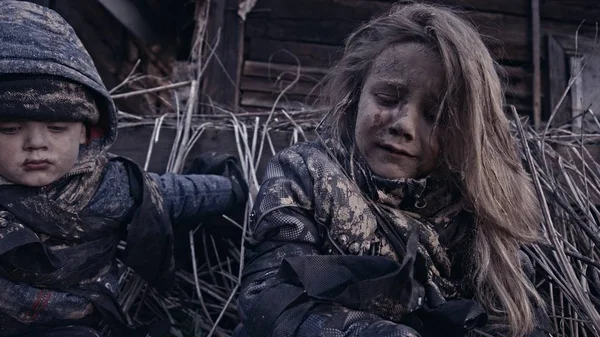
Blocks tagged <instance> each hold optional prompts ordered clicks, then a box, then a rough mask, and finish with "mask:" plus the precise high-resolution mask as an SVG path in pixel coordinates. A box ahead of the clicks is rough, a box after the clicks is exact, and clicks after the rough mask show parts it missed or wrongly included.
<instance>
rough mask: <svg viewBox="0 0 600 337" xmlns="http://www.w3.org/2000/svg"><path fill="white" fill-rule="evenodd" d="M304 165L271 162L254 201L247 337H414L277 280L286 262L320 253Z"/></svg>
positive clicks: (295, 158)
mask: <svg viewBox="0 0 600 337" xmlns="http://www.w3.org/2000/svg"><path fill="white" fill-rule="evenodd" d="M308 166H309V165H307V163H306V162H305V160H304V158H303V157H302V156H301V155H299V154H297V153H295V152H294V151H293V150H290V149H288V150H285V151H284V152H282V153H280V154H279V155H277V156H276V157H275V158H274V159H273V160H272V161H271V162H270V164H269V166H268V168H267V177H266V180H265V182H264V183H263V185H262V186H261V190H260V192H259V194H258V196H257V200H256V204H255V208H254V212H253V216H252V219H251V224H250V228H249V230H250V232H251V233H252V239H251V240H250V243H249V244H248V246H247V254H246V264H245V269H244V277H243V283H242V290H241V293H240V298H239V309H240V316H241V318H242V322H243V324H244V327H245V329H246V331H247V333H248V336H250V337H257V336H273V337H279V336H281V337H283V336H286V337H288V336H302V337H304V336H339V337H343V336H356V337H370V336H380V337H391V336H402V337H415V336H419V335H418V334H417V333H416V332H415V331H414V330H413V329H411V328H409V327H407V326H403V325H400V324H395V323H393V322H390V321H386V320H384V319H382V318H380V317H379V316H377V315H374V314H372V313H369V312H364V311H357V310H352V309H349V308H345V307H343V306H342V305H339V304H336V303H333V302H328V301H318V300H315V299H313V298H310V297H308V295H307V294H306V291H305V289H304V288H303V287H302V285H298V284H293V283H290V282H289V281H285V280H283V279H282V278H281V275H280V273H281V271H282V268H281V267H282V265H283V264H284V260H285V259H289V258H294V257H311V256H315V255H319V254H324V252H322V247H323V243H324V240H327V239H326V238H324V237H323V236H321V234H324V233H323V230H322V227H321V225H319V224H318V223H317V222H316V221H315V218H314V207H316V206H315V205H314V202H315V200H314V192H313V186H312V181H311V173H309V168H308ZM325 231H326V229H325ZM305 272H306V273H311V270H310V268H309V269H308V270H305ZM313 272H314V270H313Z"/></svg>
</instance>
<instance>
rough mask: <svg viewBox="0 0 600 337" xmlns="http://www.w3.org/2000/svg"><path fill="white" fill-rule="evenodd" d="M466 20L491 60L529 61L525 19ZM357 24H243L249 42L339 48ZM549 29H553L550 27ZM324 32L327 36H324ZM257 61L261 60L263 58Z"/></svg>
mask: <svg viewBox="0 0 600 337" xmlns="http://www.w3.org/2000/svg"><path fill="white" fill-rule="evenodd" d="M467 17H468V19H469V20H471V21H472V22H473V23H474V25H475V26H476V27H477V28H478V29H479V31H480V32H481V33H482V34H483V35H484V41H485V42H486V44H487V45H488V47H489V48H490V50H491V52H492V54H493V55H494V57H495V58H497V59H506V60H517V61H527V60H528V59H529V54H530V52H529V45H528V43H529V42H528V41H529V40H528V36H527V32H528V20H527V18H522V17H516V16H510V15H504V14H495V13H482V12H470V13H469V14H468V16H467ZM360 23H361V22H360V21H355V22H352V21H341V20H313V19H303V20H281V19H273V20H264V19H257V18H254V19H249V20H248V21H247V26H246V28H247V33H246V36H247V37H248V38H250V39H254V38H261V39H270V40H281V41H294V42H302V43H312V44H325V45H332V46H341V45H342V44H343V41H344V39H345V38H346V37H347V36H348V35H349V34H350V33H352V31H354V30H355V29H356V28H357V27H358V26H359V25H360ZM551 27H553V26H552V25H551ZM324 32H327V33H325V34H324ZM251 43H252V42H251ZM260 51H262V49H257V51H256V52H254V53H260ZM252 53H253V51H252V50H251V51H250V57H251V58H253V56H254V57H256V56H257V55H253V54H252ZM261 61H264V57H263V59H262V60H261ZM286 63H290V62H289V61H288V62H286ZM311 65H312V64H311Z"/></svg>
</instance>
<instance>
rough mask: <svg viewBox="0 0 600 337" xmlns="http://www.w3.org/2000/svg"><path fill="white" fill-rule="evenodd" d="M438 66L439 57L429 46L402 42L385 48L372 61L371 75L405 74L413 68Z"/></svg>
mask: <svg viewBox="0 0 600 337" xmlns="http://www.w3.org/2000/svg"><path fill="white" fill-rule="evenodd" d="M439 64H440V57H439V55H438V54H437V53H436V52H435V51H434V50H433V48H431V47H430V46H428V45H426V44H424V43H421V42H402V43H397V44H394V45H391V46H389V47H387V48H385V49H384V50H383V51H382V52H381V53H379V55H377V57H376V58H375V60H374V61H373V66H372V67H371V74H374V75H380V76H384V75H390V74H398V73H406V72H409V71H411V70H422V69H415V68H423V67H432V66H435V65H439Z"/></svg>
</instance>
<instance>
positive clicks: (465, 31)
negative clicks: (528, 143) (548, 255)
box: [322, 3, 543, 336]
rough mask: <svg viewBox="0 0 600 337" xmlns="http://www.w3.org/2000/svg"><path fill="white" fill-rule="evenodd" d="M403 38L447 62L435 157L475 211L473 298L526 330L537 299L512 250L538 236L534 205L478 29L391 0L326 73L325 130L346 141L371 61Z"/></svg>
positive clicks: (512, 327) (515, 331)
mask: <svg viewBox="0 0 600 337" xmlns="http://www.w3.org/2000/svg"><path fill="white" fill-rule="evenodd" d="M408 41H410V42H420V43H424V44H425V45H427V46H429V47H431V48H432V49H433V50H435V51H437V53H438V54H439V56H440V59H441V62H442V63H443V68H444V69H445V90H446V91H445V93H443V97H441V102H440V108H439V110H438V115H437V117H436V121H435V125H434V128H437V130H438V132H439V135H440V146H441V151H440V152H441V154H440V155H441V158H440V161H441V165H442V167H443V168H444V169H445V171H446V172H447V174H448V177H449V179H451V180H452V181H453V183H454V184H455V185H456V186H458V188H459V189H460V190H461V192H462V195H463V198H464V202H465V205H466V206H467V208H468V210H469V211H472V212H473V213H474V214H475V218H476V228H477V231H476V234H475V239H474V242H473V245H472V247H473V252H472V254H473V261H472V264H473V266H474V270H475V273H474V275H473V279H472V281H473V282H472V286H473V289H474V291H475V296H476V299H477V300H478V301H479V302H480V303H481V304H482V305H483V306H484V307H485V308H486V309H487V311H488V313H489V314H490V317H491V318H492V322H493V323H494V324H495V325H496V326H502V327H504V329H508V330H509V331H510V334H511V335H512V336H522V335H525V334H527V333H528V332H530V331H532V330H533V328H534V306H535V305H539V306H541V307H543V301H542V300H541V298H540V296H539V295H538V293H537V291H536V289H535V287H534V286H533V285H532V283H531V282H530V281H529V280H528V278H527V277H526V276H525V275H524V273H523V271H522V269H521V262H520V259H519V249H520V245H521V244H527V243H532V242H536V241H538V240H539V224H540V219H541V216H540V211H539V208H540V207H539V202H538V200H537V198H536V196H535V194H534V190H533V186H532V183H531V180H530V179H529V177H528V175H527V174H526V172H525V171H524V169H523V167H522V166H521V163H520V160H519V157H518V155H517V151H516V144H515V141H514V139H513V137H512V136H511V134H510V130H509V121H508V119H507V117H506V116H505V114H504V111H503V109H502V107H503V103H504V101H503V99H504V98H503V97H504V96H503V90H502V86H501V83H500V79H499V77H498V74H497V72H496V68H495V63H494V61H493V59H492V57H491V56H490V53H489V51H488V50H487V48H486V47H485V45H484V43H483V41H482V39H481V36H480V35H479V34H478V33H477V31H476V29H475V28H474V27H473V26H472V25H471V24H470V23H468V22H467V21H465V20H464V19H462V18H460V17H459V16H458V15H457V14H456V13H454V12H453V11H452V10H450V9H447V8H443V7H438V6H432V5H425V4H414V3H411V4H399V5H396V6H394V7H392V9H391V10H390V11H389V12H387V13H386V14H384V15H382V16H380V17H377V18H375V19H373V20H372V21H370V22H369V23H367V24H366V25H364V26H362V27H361V28H359V29H358V30H357V31H356V32H354V33H353V34H352V35H351V36H350V37H349V38H348V40H347V41H346V48H345V51H344V55H343V57H342V58H341V60H340V61H339V63H338V64H337V66H336V67H335V68H334V69H333V70H332V72H331V74H330V75H329V76H328V79H327V86H326V87H325V88H326V89H325V90H326V92H325V93H324V95H323V96H324V97H326V99H327V100H328V101H327V104H328V105H329V106H331V109H330V111H329V113H328V114H327V116H326V117H325V119H324V121H323V122H322V125H324V126H325V131H326V133H325V135H326V137H327V138H330V139H333V140H334V141H337V142H338V144H351V145H350V146H352V144H354V124H355V122H356V113H357V108H358V98H359V97H360V93H361V90H362V86H363V81H364V80H365V78H366V77H367V76H368V73H369V71H370V69H371V66H372V63H373V61H374V60H375V59H376V57H377V56H378V55H379V54H380V53H381V52H382V51H383V50H384V49H386V48H388V47H390V46H393V45H395V44H398V43H403V42H408Z"/></svg>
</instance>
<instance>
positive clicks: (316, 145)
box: [265, 141, 343, 179]
mask: <svg viewBox="0 0 600 337" xmlns="http://www.w3.org/2000/svg"><path fill="white" fill-rule="evenodd" d="M342 171H343V169H342V167H341V166H340V165H339V163H338V162H337V160H336V159H335V156H334V155H333V152H332V150H331V148H329V147H328V146H327V145H326V144H324V143H323V142H321V141H310V142H302V143H296V144H294V145H291V146H289V147H287V148H285V149H284V150H282V151H280V152H279V153H277V154H276V155H275V156H274V157H273V158H272V159H271V160H270V162H269V165H268V166H267V172H266V174H265V178H266V179H268V178H269V177H273V176H289V173H297V174H300V175H306V174H308V175H311V176H315V175H316V176H322V175H327V174H334V173H335V174H341V173H342Z"/></svg>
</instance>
